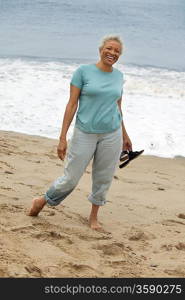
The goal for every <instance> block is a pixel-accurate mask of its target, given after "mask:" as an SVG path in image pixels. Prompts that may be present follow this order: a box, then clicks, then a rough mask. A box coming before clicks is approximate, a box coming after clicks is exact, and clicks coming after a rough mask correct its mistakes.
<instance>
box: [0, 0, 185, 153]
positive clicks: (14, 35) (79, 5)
mask: <svg viewBox="0 0 185 300" xmlns="http://www.w3.org/2000/svg"><path fill="white" fill-rule="evenodd" d="M184 20H185V1H184V0H173V1H171V0H161V1H159V0H127V1H124V0H114V1H112V2H110V1H108V0H94V1H90V0H75V1H72V0H66V1H63V0H45V1H42V0H35V1H28V0H25V1H23V0H0V129H1V130H13V131H18V132H24V133H28V134H35V135H40V136H47V137H51V138H58V136H59V133H60V128H61V122H62V118H63V114H64V110H65V106H66V103H67V101H68V97H69V83H70V78H71V76H72V73H73V71H74V70H75V69H76V68H77V67H78V66H79V65H80V64H82V63H96V61H97V60H98V43H99V40H100V39H101V37H102V36H104V35H105V34H109V33H117V34H119V35H120V36H121V37H122V38H123V40H124V44H125V49H124V53H123V55H122V57H121V58H120V60H119V62H118V63H117V65H116V66H115V67H117V68H118V69H120V70H121V71H122V72H123V73H124V74H125V84H124V95H123V107H122V108H123V115H124V122H125V126H126V128H127V131H128V133H129V135H130V137H131V139H132V143H133V148H134V150H140V149H145V152H144V153H145V154H149V155H157V156H163V157H175V156H185V130H184V128H185V126H184V123H185V121H184V120H185V38H184V37H185V21H184ZM73 125H74V121H73V123H72V126H71V128H70V130H69V134H68V136H69V138H70V136H71V133H72V129H73Z"/></svg>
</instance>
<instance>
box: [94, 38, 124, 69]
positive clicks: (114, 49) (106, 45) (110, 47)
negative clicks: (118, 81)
mask: <svg viewBox="0 0 185 300" xmlns="http://www.w3.org/2000/svg"><path fill="white" fill-rule="evenodd" d="M122 48H123V43H122V41H121V39H120V38H119V37H118V36H106V37H105V38H104V39H103V40H102V42H101V45H100V47H99V51H100V57H101V60H100V61H99V63H98V64H97V66H98V67H99V68H100V69H102V70H105V71H108V72H110V71H112V65H113V64H114V63H115V62H116V61H117V60H118V59H119V57H120V55H121V54H122Z"/></svg>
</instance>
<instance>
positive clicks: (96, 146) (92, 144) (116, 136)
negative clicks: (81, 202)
mask: <svg viewBox="0 0 185 300" xmlns="http://www.w3.org/2000/svg"><path fill="white" fill-rule="evenodd" d="M121 148H122V130H121V127H120V128H119V129H117V130H115V131H113V132H110V133H100V134H96V133H86V132H83V131H81V130H80V129H78V128H76V127H75V128H74V132H73V136H72V139H71V142H70V146H69V151H68V154H67V164H66V166H65V168H64V174H63V176H61V177H59V178H58V179H57V180H56V181H55V182H54V183H53V184H52V186H51V187H50V188H49V190H48V191H47V192H46V194H45V196H44V197H45V199H46V201H47V203H48V204H49V205H52V206H55V205H58V204H59V203H60V202H61V201H63V200H64V199H65V198H66V197H67V196H68V195H69V194H70V193H71V192H72V191H73V190H74V188H75V187H76V185H77V184H78V182H79V180H80V178H81V176H82V175H83V173H84V172H85V169H86V168H87V166H88V164H89V162H90V160H91V159H92V158H93V165H92V192H91V194H90V195H89V197H88V199H89V201H90V202H91V203H93V204H95V205H104V204H105V203H106V193H107V191H108V189H109V187H110V185H111V182H112V179H113V176H114V172H115V169H116V167H117V164H118V161H119V156H120V153H121Z"/></svg>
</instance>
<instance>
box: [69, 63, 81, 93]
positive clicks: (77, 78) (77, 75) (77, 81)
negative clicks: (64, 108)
mask: <svg viewBox="0 0 185 300" xmlns="http://www.w3.org/2000/svg"><path fill="white" fill-rule="evenodd" d="M70 83H71V84H72V85H75V86H76V87H78V88H79V89H81V88H82V85H83V78H82V69H81V68H80V67H79V68H78V69H76V71H75V72H74V73H73V75H72V78H71V82H70Z"/></svg>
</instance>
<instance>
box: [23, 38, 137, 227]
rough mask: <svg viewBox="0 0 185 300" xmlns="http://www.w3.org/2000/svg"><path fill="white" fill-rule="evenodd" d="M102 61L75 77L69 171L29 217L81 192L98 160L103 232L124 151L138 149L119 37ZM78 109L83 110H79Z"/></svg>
mask: <svg viewBox="0 0 185 300" xmlns="http://www.w3.org/2000/svg"><path fill="white" fill-rule="evenodd" d="M99 53H100V60H99V61H98V62H97V63H96V64H89V65H82V66H80V67H79V68H78V69H77V70H76V71H75V72H74V74H73V76H72V80H71V84H70V98H69V102H68V104H67V106H66V110H65V114H64V118H63V124H62V130H61V134H60V139H59V144H58V148H57V152H58V156H59V158H60V159H61V160H64V158H65V155H66V151H67V140H66V135H67V132H68V129H69V126H70V124H71V122H72V120H73V117H74V115H75V113H76V111H77V115H76V123H75V128H74V132H73V137H72V140H71V143H70V147H69V151H68V155H67V159H68V162H67V166H66V167H65V169H64V174H63V176H62V177H59V178H58V179H57V180H56V181H55V182H54V183H53V185H52V186H51V187H50V188H49V190H48V191H47V192H46V194H45V195H44V196H43V197H39V198H36V199H34V200H33V203H32V207H31V209H30V211H29V213H28V215H30V216H37V215H38V214H39V212H40V211H41V210H42V208H43V207H44V205H45V204H46V203H48V204H49V205H58V204H59V203H60V202H61V201H62V200H64V199H65V198H66V197H67V196H68V195H69V194H70V193H71V192H72V191H73V190H74V188H75V187H76V185H77V183H78V181H79V179H80V178H81V176H82V175H83V173H84V171H85V169H86V167H87V165H88V164H89V162H90V160H91V159H92V158H93V166H92V192H91V194H90V196H89V197H88V199H89V201H90V202H91V203H92V209H91V212H90V216H89V225H90V227H91V228H92V229H96V230H97V229H99V228H100V225H99V224H98V220H97V215H98V210H99V207H100V206H102V205H104V204H105V203H106V193H107V191H108V189H109V187H110V184H111V182H112V179H113V175H114V172H115V168H116V165H117V163H118V161H119V156H120V153H121V150H122V149H123V148H124V150H129V151H130V150H132V143H131V140H130V138H129V136H128V134H127V132H126V129H125V127H124V123H123V121H122V111H121V100H122V88H123V74H122V73H121V72H120V71H119V70H117V69H116V68H113V65H114V64H115V63H116V62H117V61H118V59H119V57H120V55H121V53H122V41H121V40H120V38H119V37H117V36H109V37H106V38H104V39H103V41H102V44H101V46H100V47H99ZM77 107H78V110H77Z"/></svg>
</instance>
